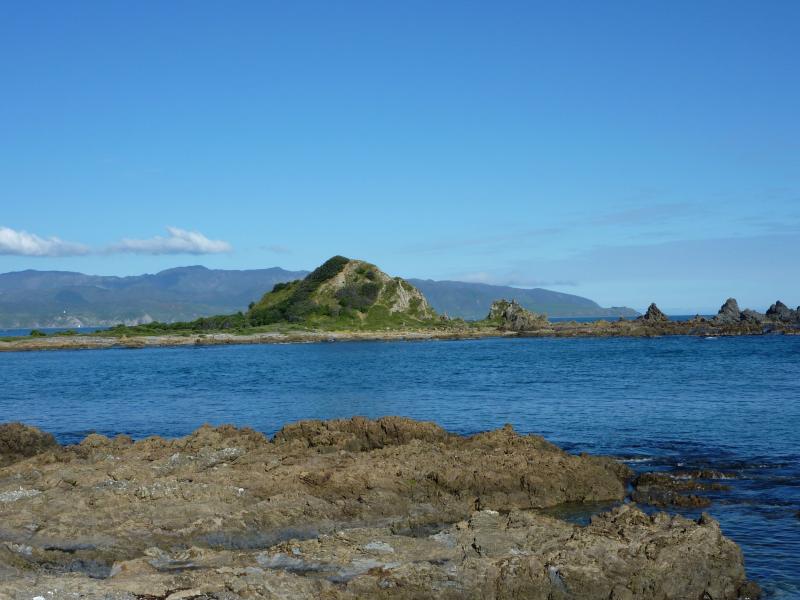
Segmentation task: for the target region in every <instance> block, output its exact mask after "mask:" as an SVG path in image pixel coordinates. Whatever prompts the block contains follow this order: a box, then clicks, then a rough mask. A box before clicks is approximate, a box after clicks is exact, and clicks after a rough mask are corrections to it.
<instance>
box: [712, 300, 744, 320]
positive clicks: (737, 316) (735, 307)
mask: <svg viewBox="0 0 800 600" xmlns="http://www.w3.org/2000/svg"><path fill="white" fill-rule="evenodd" d="M741 315H742V311H741V310H739V303H738V302H736V299H735V298H728V299H727V300H725V304H723V305H722V306H721V307H720V309H719V312H718V313H717V316H716V317H714V318H713V319H712V321H713V322H714V323H715V324H720V325H728V324H733V323H738V322H739V321H740V320H741Z"/></svg>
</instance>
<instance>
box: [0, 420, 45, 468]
mask: <svg viewBox="0 0 800 600" xmlns="http://www.w3.org/2000/svg"><path fill="white" fill-rule="evenodd" d="M57 447H58V442H56V439H55V438H54V437H53V436H52V434H49V433H45V432H43V431H41V430H39V429H37V428H36V427H31V426H29V425H23V424H22V423H3V424H0V467H2V466H4V465H8V464H11V463H13V462H16V461H18V460H22V459H23V458H28V457H31V456H35V455H36V454H40V453H41V452H44V451H46V450H52V449H55V448H57Z"/></svg>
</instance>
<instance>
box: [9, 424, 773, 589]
mask: <svg viewBox="0 0 800 600" xmlns="http://www.w3.org/2000/svg"><path fill="white" fill-rule="evenodd" d="M17 431H22V430H19V429H17ZM29 433H30V432H27V433H26V435H28V434H29ZM26 439H38V438H31V437H30V435H28V438H26ZM12 445H13V444H12ZM17 446H18V445H17ZM17 446H14V447H15V448H16V447H17ZM45 446H46V445H45ZM35 452H38V454H36V455H35V456H33V457H28V458H20V456H24V454H25V453H24V452H18V451H17V452H15V456H14V457H13V458H12V459H9V460H14V461H15V462H13V463H12V464H10V465H9V466H6V467H4V468H2V469H0V523H2V527H1V528H0V538H1V539H2V542H0V598H4V599H5V598H15V599H16V598H26V599H30V598H33V597H35V596H42V597H44V598H48V599H52V600H58V599H61V598H64V599H65V598H75V597H82V598H108V599H120V600H121V599H134V598H139V599H145V598H147V599H153V598H161V599H166V598H169V599H171V600H179V599H181V598H219V599H223V598H224V599H226V600H236V599H239V598H247V599H262V598H263V599H266V598H270V599H272V598H286V599H289V598H292V599H295V598H300V599H303V598H309V599H311V598H327V599H356V598H387V599H388V598H409V599H410V598H437V599H456V598H459V599H460V598H474V599H479V598H481V599H483V598H496V599H500V598H509V599H510V598H520V599H521V598H531V599H542V600H544V599H550V600H562V599H563V600H566V599H567V598H569V599H578V600H581V599H598V600H600V599H602V600H609V599H615V600H622V599H625V600H631V599H642V600H644V599H654V598H663V599H668V598H669V599H682V598H711V599H713V600H722V599H727V600H733V599H736V598H746V597H750V598H755V597H756V596H757V593H758V592H757V586H754V584H751V583H748V582H747V581H746V578H745V573H744V568H743V564H742V555H741V552H740V550H739V548H738V546H737V545H736V544H735V543H733V542H732V541H730V540H728V539H727V538H725V537H724V536H723V535H722V533H721V531H720V528H719V526H718V525H717V523H716V522H715V521H713V520H712V519H710V518H708V517H706V516H704V517H703V518H701V519H700V520H699V521H698V522H694V521H690V520H687V519H684V518H681V517H670V516H668V515H666V514H663V513H662V514H658V515H655V516H653V517H649V516H647V515H645V514H644V513H642V512H641V511H640V510H638V509H637V508H636V507H635V506H634V505H621V506H618V507H617V508H615V509H613V510H611V511H610V512H607V513H604V514H601V515H597V516H595V517H594V518H593V519H592V522H591V524H590V525H588V526H586V527H580V526H576V525H572V524H569V523H567V522H564V521H560V520H557V519H554V518H552V517H548V516H545V515H543V514H541V513H539V512H537V511H536V510H535V509H538V508H543V507H550V506H553V505H557V504H559V503H563V502H588V501H603V500H608V501H613V500H621V499H622V498H623V497H624V495H625V480H626V479H627V478H628V477H630V475H631V473H630V471H629V469H628V468H627V467H625V466H623V465H621V464H619V463H617V462H615V461H613V460H611V459H608V458H602V457H591V456H587V455H581V456H573V455H570V454H567V453H565V452H563V451H562V450H560V449H559V448H557V447H555V446H553V445H552V444H550V443H548V442H547V441H545V440H544V439H543V438H541V437H538V436H521V435H518V434H516V433H515V432H514V431H513V430H512V429H511V428H510V427H505V428H503V429H500V430H496V431H491V432H487V433H483V434H478V435H475V436H471V437H468V438H464V437H460V436H456V435H452V434H449V433H447V432H445V431H444V430H443V429H441V428H440V427H438V426H436V425H434V424H431V423H419V422H416V421H411V420H409V419H404V418H399V417H387V418H383V419H379V420H377V421H370V420H366V419H361V418H354V419H350V420H343V421H328V422H320V421H309V422H302V423H297V424H293V425H289V426H287V427H285V428H284V429H283V430H282V431H281V432H279V433H278V434H277V435H276V436H275V438H274V439H273V440H272V441H269V440H267V439H266V438H265V437H264V436H263V435H261V434H260V433H257V432H255V431H252V430H249V429H236V428H234V427H230V426H223V427H218V428H212V427H202V428H200V429H198V430H197V431H196V432H194V433H193V434H191V435H189V436H187V437H185V438H180V439H176V440H164V439H161V438H157V437H153V438H148V439H145V440H141V441H138V442H135V443H134V442H132V441H131V440H130V439H129V438H127V437H124V436H119V437H117V438H115V439H113V440H111V439H108V438H106V437H103V436H101V435H95V434H93V435H90V436H88V437H87V438H86V439H85V440H84V441H83V442H82V443H81V444H79V445H77V446H71V447H66V448H62V447H58V446H56V447H43V446H41V445H40V446H37V448H36V449H35Z"/></svg>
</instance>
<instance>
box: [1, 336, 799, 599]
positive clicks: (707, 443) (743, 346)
mask: <svg viewBox="0 0 800 600" xmlns="http://www.w3.org/2000/svg"><path fill="white" fill-rule="evenodd" d="M352 415H365V416H369V417H377V416H381V415H406V416H409V417H413V418H416V419H424V420H432V421H436V422H437V423H439V424H441V425H442V426H444V427H445V428H447V429H449V430H451V431H454V432H458V433H465V434H468V433H474V432H477V431H482V430H486V429H490V428H495V427H500V426H502V425H503V424H504V423H511V424H512V425H513V426H514V427H515V428H516V429H517V430H518V431H521V432H532V433H538V434H541V435H544V436H545V437H546V438H548V439H549V440H551V441H553V442H555V443H556V444H559V445H560V446H562V447H564V448H566V449H567V450H569V451H571V452H581V451H587V452H592V453H602V454H610V455H614V456H617V457H620V458H622V459H624V460H626V461H628V462H629V464H630V465H631V466H633V467H634V468H636V469H639V470H665V471H670V470H685V469H694V468H711V469H716V470H720V471H724V472H727V473H731V474H732V476H733V479H731V480H729V481H726V482H725V483H729V484H730V485H731V486H732V490H731V491H729V492H714V493H713V494H712V495H711V497H712V499H713V500H714V504H713V506H712V507H711V508H710V509H708V511H709V512H710V513H711V514H712V515H713V516H714V517H716V518H717V519H718V520H719V521H720V522H721V524H722V528H723V530H724V532H725V533H726V534H727V535H729V536H730V537H732V538H733V539H734V540H736V541H737V542H738V543H739V544H741V546H742V548H743V549H744V553H745V559H746V565H747V570H748V574H749V575H750V577H752V578H754V579H756V580H757V581H758V582H759V583H760V584H761V585H762V586H763V587H764V589H765V590H766V593H767V597H768V598H800V518H798V517H797V513H798V511H800V336H778V335H776V336H760V337H732V338H715V339H705V338H697V337H664V338H654V339H634V338H615V339H599V338H598V339H593V338H586V339H534V338H525V339H522V338H520V339H486V340H471V341H428V342H346V343H318V344H294V345H261V346H209V347H192V348H154V349H140V350H91V351H48V352H24V353H2V354H0V421H8V420H19V421H23V422H26V423H30V424H33V425H36V426H38V427H41V428H42V429H45V430H48V431H51V432H53V433H54V434H55V435H56V436H57V437H58V438H59V440H60V441H62V442H65V443H70V442H77V441H78V440H80V439H81V438H82V437H83V436H84V435H86V434H87V433H89V432H91V431H97V432H101V433H104V434H107V435H114V434H117V433H127V434H130V435H132V436H134V437H144V436H147V435H151V434H159V435H163V436H180V435H184V434H187V433H189V432H190V431H192V430H194V429H195V428H196V427H198V426H199V425H201V424H202V423H205V422H210V423H215V424H218V423H235V424H237V425H247V426H251V427H254V428H256V429H259V430H261V431H263V432H265V433H268V434H271V433H274V432H275V431H276V430H277V429H278V428H280V427H281V425H283V424H284V423H286V422H289V421H294V420H297V419H308V418H323V419H324V418H333V417H349V416H352ZM687 514H689V515H693V516H696V513H691V512H689V513H687Z"/></svg>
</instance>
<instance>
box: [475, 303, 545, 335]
mask: <svg viewBox="0 0 800 600" xmlns="http://www.w3.org/2000/svg"><path fill="white" fill-rule="evenodd" d="M486 319H487V320H488V321H490V322H493V323H496V324H497V326H498V328H499V329H505V330H508V331H533V330H536V329H541V328H543V327H547V326H549V324H550V323H549V321H548V320H547V316H546V315H540V314H537V313H533V312H531V311H529V310H528V309H526V308H523V306H522V305H521V304H519V303H518V302H517V301H516V300H511V301H508V300H506V299H501V300H495V301H494V302H492V306H491V308H490V309H489V315H488V316H487V317H486Z"/></svg>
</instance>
